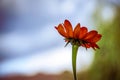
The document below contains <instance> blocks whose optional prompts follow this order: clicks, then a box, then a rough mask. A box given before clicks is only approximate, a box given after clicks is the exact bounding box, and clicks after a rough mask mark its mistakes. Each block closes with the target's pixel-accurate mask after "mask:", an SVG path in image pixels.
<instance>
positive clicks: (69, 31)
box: [64, 20, 73, 38]
mask: <svg viewBox="0 0 120 80" xmlns="http://www.w3.org/2000/svg"><path fill="white" fill-rule="evenodd" d="M64 27H65V30H66V32H67V34H68V37H70V38H73V28H72V25H71V23H70V22H69V21H68V20H65V21H64Z"/></svg>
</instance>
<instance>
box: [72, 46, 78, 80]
mask: <svg viewBox="0 0 120 80" xmlns="http://www.w3.org/2000/svg"><path fill="white" fill-rule="evenodd" d="M78 48H79V46H78V45H72V68H73V76H74V80H77V75H76V60H77V58H76V57H77V51H78Z"/></svg>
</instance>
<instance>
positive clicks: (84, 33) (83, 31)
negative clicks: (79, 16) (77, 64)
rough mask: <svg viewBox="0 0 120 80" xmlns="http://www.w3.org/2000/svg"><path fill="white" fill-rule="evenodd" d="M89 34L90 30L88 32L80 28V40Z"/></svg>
mask: <svg viewBox="0 0 120 80" xmlns="http://www.w3.org/2000/svg"><path fill="white" fill-rule="evenodd" d="M87 32H88V30H87V28H86V27H81V28H80V34H79V39H82V38H83V37H84V36H85V35H86V33H87Z"/></svg>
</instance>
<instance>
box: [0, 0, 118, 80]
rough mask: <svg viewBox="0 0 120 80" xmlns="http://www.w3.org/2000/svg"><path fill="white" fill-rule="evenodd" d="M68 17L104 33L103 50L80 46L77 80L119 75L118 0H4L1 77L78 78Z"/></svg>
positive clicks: (0, 9) (110, 79)
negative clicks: (65, 29) (64, 30)
mask: <svg viewBox="0 0 120 80" xmlns="http://www.w3.org/2000/svg"><path fill="white" fill-rule="evenodd" d="M65 19H68V20H70V21H71V23H72V25H73V27H74V26H75V25H76V24H77V23H80V24H81V25H82V26H87V27H88V29H89V30H92V29H95V30H97V31H98V32H99V33H101V34H102V39H101V40H100V41H99V42H98V45H99V46H100V49H99V50H96V51H94V50H92V49H88V50H87V51H86V49H85V48H83V47H80V48H79V52H78V58H77V73H78V80H120V60H119V56H120V31H119V30H120V1H119V0H91V1H90V0H0V80H73V77H72V76H73V75H72V65H71V45H68V46H67V47H64V45H65V42H64V40H63V37H62V36H60V35H59V34H58V32H57V31H56V30H55V28H54V27H55V26H57V25H58V24H59V23H63V22H64V20H65Z"/></svg>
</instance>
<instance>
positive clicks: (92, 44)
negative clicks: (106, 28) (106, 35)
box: [91, 43, 100, 50]
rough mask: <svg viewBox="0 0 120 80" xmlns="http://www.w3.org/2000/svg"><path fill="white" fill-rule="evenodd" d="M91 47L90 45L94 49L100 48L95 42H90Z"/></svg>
mask: <svg viewBox="0 0 120 80" xmlns="http://www.w3.org/2000/svg"><path fill="white" fill-rule="evenodd" d="M91 47H92V48H93V49H94V50H95V48H98V49H100V48H99V46H98V45H97V44H96V43H91Z"/></svg>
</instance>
